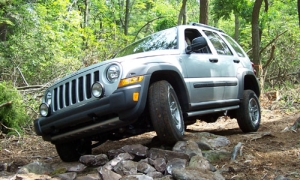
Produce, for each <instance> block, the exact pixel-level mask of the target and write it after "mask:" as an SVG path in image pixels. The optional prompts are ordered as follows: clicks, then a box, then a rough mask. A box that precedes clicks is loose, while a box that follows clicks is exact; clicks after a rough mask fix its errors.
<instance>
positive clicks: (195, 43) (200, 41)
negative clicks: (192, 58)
mask: <svg viewBox="0 0 300 180" xmlns="http://www.w3.org/2000/svg"><path fill="white" fill-rule="evenodd" d="M205 46H207V41H206V39H205V38H204V37H202V36H200V37H196V38H195V39H193V40H192V44H191V45H189V46H188V47H187V48H186V49H185V52H186V53H187V54H190V53H191V52H193V51H196V50H198V49H201V48H204V47H205Z"/></svg>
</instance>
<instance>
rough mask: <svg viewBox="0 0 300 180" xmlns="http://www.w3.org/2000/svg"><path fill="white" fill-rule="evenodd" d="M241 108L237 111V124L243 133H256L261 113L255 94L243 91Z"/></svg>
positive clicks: (250, 91)
mask: <svg viewBox="0 0 300 180" xmlns="http://www.w3.org/2000/svg"><path fill="white" fill-rule="evenodd" d="M240 105H241V107H240V109H238V111H237V117H236V119H237V122H238V124H239V127H240V129H241V130H242V131H243V132H245V133H246V132H256V131H257V130H258V128H259V126H260V121H261V111H260V104H259V100H258V98H257V96H256V94H255V93H254V92H253V91H252V90H245V91H244V94H243V100H242V103H241V104H240Z"/></svg>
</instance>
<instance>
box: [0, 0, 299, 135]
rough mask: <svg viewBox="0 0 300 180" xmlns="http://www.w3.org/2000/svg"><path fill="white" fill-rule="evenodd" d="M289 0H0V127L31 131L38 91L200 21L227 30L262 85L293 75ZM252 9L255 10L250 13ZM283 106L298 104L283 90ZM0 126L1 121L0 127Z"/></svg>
mask: <svg viewBox="0 0 300 180" xmlns="http://www.w3.org/2000/svg"><path fill="white" fill-rule="evenodd" d="M297 5H299V4H297V0H234V1H232V0H222V1H221V0H183V1H181V0H0V123H1V124H0V127H2V131H3V132H17V133H21V132H24V131H28V132H32V120H33V119H35V118H36V117H38V106H39V104H40V102H41V100H40V99H41V97H42V94H43V92H44V90H45V89H46V88H47V87H48V86H49V85H50V84H51V83H53V82H54V81H56V80H58V79H59V78H61V77H63V76H65V75H67V74H69V73H71V72H74V71H76V70H78V69H80V68H83V67H86V66H88V65H91V64H94V63H97V62H101V61H105V60H107V59H109V58H111V57H112V56H113V55H114V54H115V53H117V52H118V51H119V50H120V49H122V48H123V47H125V46H126V45H129V44H130V43H132V42H134V41H135V40H138V39H140V38H143V37H145V36H147V35H149V34H151V33H154V32H156V31H159V30H163V29H166V28H169V27H172V26H176V25H177V24H188V23H190V22H201V23H205V24H208V25H212V26H215V27H218V28H220V29H222V30H224V31H225V32H226V33H227V34H229V35H231V36H232V37H233V38H234V39H235V40H236V41H237V42H238V43H239V44H240V45H241V46H242V47H243V48H244V49H245V50H246V51H247V54H248V55H249V57H250V58H251V59H252V60H253V62H254V65H255V68H256V70H257V72H258V77H259V79H260V83H261V86H262V90H263V92H264V91H269V90H279V89H280V90H285V89H289V88H293V87H294V85H295V84H297V83H299V81H300V58H299V57H300V53H299V52H300V51H299V50H300V38H299V36H300V31H299V18H298V9H297ZM255 16H256V17H255ZM280 100H281V101H282V103H284V105H287V106H288V105H292V104H293V103H300V96H299V93H296V94H290V93H289V94H288V93H287V94H285V95H284V97H281V99H280ZM0 131H1V128H0Z"/></svg>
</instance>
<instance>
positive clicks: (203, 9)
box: [199, 0, 208, 24]
mask: <svg viewBox="0 0 300 180" xmlns="http://www.w3.org/2000/svg"><path fill="white" fill-rule="evenodd" d="M199 22H200V23H202V24H208V0H201V1H200V17H199Z"/></svg>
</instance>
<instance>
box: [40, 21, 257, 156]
mask: <svg viewBox="0 0 300 180" xmlns="http://www.w3.org/2000/svg"><path fill="white" fill-rule="evenodd" d="M259 95H260V88H259V83H258V81H257V78H256V76H255V73H254V70H253V68H252V63H251V61H250V60H249V58H248V56H247V55H246V53H245V52H244V51H243V49H242V48H241V47H240V46H239V45H238V44H237V43H236V42H235V41H234V40H233V39H232V38H231V37H229V36H228V35H226V34H225V33H224V32H223V31H221V30H219V29H217V28H214V27H210V26H207V25H203V24H198V23H191V24H190V25H182V26H177V27H173V28H170V29H166V30H163V31H160V32H157V33H155V34H152V35H150V36H147V37H145V38H143V39H141V40H139V41H137V42H135V43H133V44H131V45H129V46H128V47H126V48H125V49H123V50H121V51H120V52H119V53H118V54H117V55H116V56H115V58H113V59H111V60H106V61H103V62H100V63H98V64H94V65H91V66H89V67H87V68H84V69H81V70H79V71H77V72H75V73H73V74H71V75H69V76H66V77H64V78H62V79H60V80H59V81H57V82H56V83H54V84H53V85H52V86H51V87H49V88H48V89H47V90H46V92H45V96H44V98H43V103H42V104H41V105H40V114H41V117H40V118H38V119H36V120H35V121H34V127H35V131H36V133H37V134H38V135H40V136H42V137H43V139H44V140H45V141H50V142H52V143H53V144H55V146H56V149H57V152H58V154H59V156H60V158H61V159H62V160H63V161H76V160H78V158H79V157H80V156H81V155H84V154H89V153H91V150H92V148H93V147H96V146H97V145H100V144H102V143H103V142H105V141H106V140H108V139H112V140H116V139H120V138H124V137H128V136H132V135H137V134H141V133H144V132H147V131H152V130H155V131H156V133H157V136H158V137H159V139H160V140H161V142H163V143H166V144H173V143H175V142H177V141H178V140H181V139H182V138H183V136H184V131H185V127H186V125H188V124H191V123H194V122H195V120H196V119H201V120H204V121H210V122H213V121H216V120H217V118H218V117H220V116H224V114H225V115H228V116H230V117H231V118H236V119H237V122H238V125H239V127H240V129H241V130H242V131H243V132H253V131H257V130H258V128H259V125H260V119H261V112H260V104H259V99H258V97H259ZM92 142H93V143H92Z"/></svg>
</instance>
